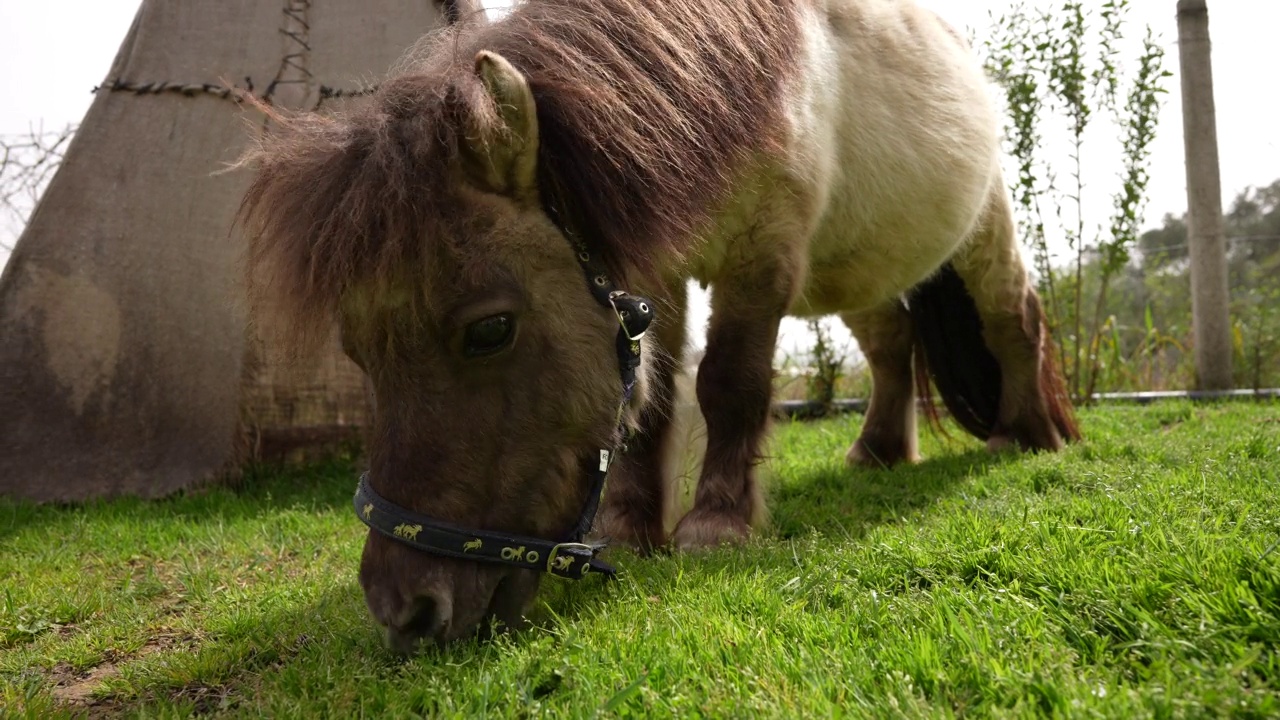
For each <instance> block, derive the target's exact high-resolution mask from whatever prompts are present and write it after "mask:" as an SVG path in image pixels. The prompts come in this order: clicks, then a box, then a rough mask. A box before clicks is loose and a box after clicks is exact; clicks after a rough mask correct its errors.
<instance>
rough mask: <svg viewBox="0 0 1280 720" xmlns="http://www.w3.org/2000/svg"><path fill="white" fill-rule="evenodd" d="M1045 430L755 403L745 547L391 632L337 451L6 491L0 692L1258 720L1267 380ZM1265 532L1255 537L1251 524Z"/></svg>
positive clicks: (553, 584)
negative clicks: (527, 603)
mask: <svg viewBox="0 0 1280 720" xmlns="http://www.w3.org/2000/svg"><path fill="white" fill-rule="evenodd" d="M1081 419H1082V422H1083V426H1084V430H1085V433H1086V434H1087V440H1086V442H1085V443H1083V444H1081V445H1078V446H1074V447H1072V448H1070V449H1069V450H1067V451H1066V452H1065V453H1062V454H1059V455H1056V456H1024V457H1001V458H995V457H990V456H988V455H987V454H986V453H985V452H983V451H982V450H981V449H980V448H979V446H978V444H977V443H976V442H972V441H969V440H961V439H959V436H958V432H957V431H953V434H955V435H956V436H957V439H955V440H952V441H947V442H944V441H942V440H940V439H938V438H935V437H932V436H931V435H930V434H929V433H927V432H926V433H924V435H923V445H924V449H925V453H926V456H927V459H926V460H925V461H924V462H923V463H921V464H920V465H918V466H915V467H910V468H904V469H901V470H898V471H875V472H871V471H858V472H855V471H851V470H846V469H844V468H843V467H842V459H843V455H844V451H845V449H846V447H847V445H848V443H849V442H850V440H851V439H852V438H853V437H854V435H855V434H856V431H857V428H858V425H859V423H860V422H861V418H859V417H856V416H851V417H846V418H837V419H831V420H826V421H823V422H819V423H812V424H805V425H799V424H796V425H787V424H780V425H778V427H777V430H776V433H775V441H774V446H773V454H774V458H775V459H774V460H773V461H772V463H771V464H770V466H769V474H770V490H769V492H770V495H771V505H772V508H773V511H772V520H771V524H770V525H769V527H768V528H767V529H766V530H765V532H764V533H762V534H761V536H760V537H759V538H758V539H756V540H754V541H753V542H752V543H750V544H749V545H748V546H745V547H742V548H738V549H731V550H730V549H727V550H721V551H716V552H712V553H709V554H705V555H700V556H669V557H662V558H655V559H649V560H639V559H637V558H635V557H633V556H630V555H628V554H626V553H622V552H615V553H613V559H614V560H615V561H617V563H618V564H619V565H620V567H621V569H622V571H623V575H622V576H621V577H620V579H619V580H618V581H617V582H614V583H611V584H604V583H602V582H600V581H586V582H582V583H578V584H570V583H568V582H561V581H557V580H555V579H553V578H548V579H547V580H546V581H544V584H543V592H542V594H541V595H540V596H539V602H538V605H537V607H536V609H535V614H534V616H533V617H534V619H535V621H536V626H535V627H534V628H533V629H530V630H527V631H525V632H523V633H522V634H519V635H516V636H509V637H504V638H500V639H499V640H498V641H496V642H493V643H490V644H487V645H477V644H474V643H472V644H463V645H459V646H456V647H453V648H451V649H448V650H446V651H430V652H428V653H427V654H425V655H422V656H420V657H416V658H414V659H411V660H407V661H403V660H397V659H396V658H394V657H393V656H391V655H390V654H389V653H388V652H386V651H384V649H383V647H382V645H381V640H380V638H379V636H378V634H377V633H376V631H375V628H374V626H373V625H372V623H371V622H370V620H369V619H368V616H367V613H366V611H365V609H364V604H363V600H362V598H361V595H360V590H359V587H358V586H357V584H356V578H355V571H356V563H357V560H358V557H359V553H360V547H361V543H362V541H363V537H364V533H365V528H364V526H362V525H361V524H360V523H359V522H358V521H357V520H356V518H355V517H354V516H353V515H352V512H351V509H350V505H349V502H350V497H351V493H352V491H353V489H354V486H355V465H354V464H353V463H352V462H349V461H339V462H333V463H330V464H327V465H323V466H318V467H312V468H308V469H306V470H305V471H296V472H290V473H288V474H281V473H275V474H272V473H266V472H263V473H260V474H259V475H258V476H257V477H255V478H252V482H251V483H250V484H248V485H247V487H246V488H245V489H243V490H240V491H233V490H230V489H216V490H211V491H208V492H204V493H199V494H190V495H187V496H184V497H179V498H175V499H171V500H166V501H163V502H156V503H146V502H141V501H134V500H121V501H113V502H109V503H97V504H93V505H91V506H88V507H83V508H77V509H56V508H34V507H30V506H27V505H17V504H14V503H12V502H8V501H0V578H2V579H3V580H2V582H3V589H4V590H3V598H0V600H2V606H0V716H3V717H10V716H13V717H22V716H24V715H26V716H33V717H42V718H43V717H65V716H77V715H91V716H98V715H115V714H119V715H124V716H139V717H189V716H190V715H191V714H192V713H193V712H198V713H205V714H210V715H227V716H270V717H308V718H312V717H343V718H347V717H375V716H376V717H418V716H426V717H464V716H465V717H478V716H489V717H521V718H523V717H532V716H548V717H556V718H560V717H595V716H598V715H599V716H609V717H614V716H630V717H670V716H679V717H744V716H750V717H806V718H807V717H831V716H853V717H868V716H871V717H950V716H982V717H986V716H999V717H1008V716H1012V717H1028V716H1043V715H1059V716H1066V717H1095V716H1096V717H1116V718H1141V717H1160V718H1164V717H1272V718H1274V717H1278V716H1280V658H1278V657H1277V655H1276V651H1277V649H1278V646H1280V550H1275V548H1276V543H1277V541H1278V540H1280V405H1278V404H1275V403H1270V404H1261V403H1259V404H1244V403H1241V404H1224V405H1192V404H1188V403H1168V404H1159V405H1153V406H1150V407H1146V408H1134V407H1127V408H1119V407H1114V408H1107V409H1097V410H1090V411H1086V412H1083V413H1082V414H1081ZM1273 550H1275V551H1274V552H1273Z"/></svg>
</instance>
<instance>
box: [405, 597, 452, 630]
mask: <svg viewBox="0 0 1280 720" xmlns="http://www.w3.org/2000/svg"><path fill="white" fill-rule="evenodd" d="M444 604H445V603H442V602H440V601H439V600H437V599H436V598H434V597H424V598H418V601H417V602H416V603H414V607H413V615H412V616H410V618H409V621H408V622H406V623H405V624H404V625H403V626H401V631H402V632H404V633H405V634H406V635H409V636H412V637H415V638H423V637H435V636H437V635H439V634H440V633H441V632H442V631H443V630H444V627H445V624H446V623H447V622H448V620H449V618H448V617H446V615H445V613H444V612H443V610H444V607H443V606H444Z"/></svg>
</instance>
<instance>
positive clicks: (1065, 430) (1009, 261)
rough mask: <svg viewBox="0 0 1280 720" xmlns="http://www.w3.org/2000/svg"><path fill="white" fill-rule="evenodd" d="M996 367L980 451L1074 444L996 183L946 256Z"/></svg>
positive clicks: (1066, 404)
mask: <svg viewBox="0 0 1280 720" xmlns="http://www.w3.org/2000/svg"><path fill="white" fill-rule="evenodd" d="M952 266H953V267H954V270H955V273H956V274H957V275H958V276H959V277H960V279H961V280H963V281H964V286H965V288H966V289H967V290H968V294H969V296H970V297H971V298H972V300H973V304H974V306H976V309H977V312H978V316H979V318H980V320H981V323H982V337H983V340H984V341H985V344H986V346H987V349H988V350H990V352H991V355H992V356H994V358H995V360H996V362H997V363H998V364H999V367H1000V397H999V403H998V406H997V408H998V409H997V414H996V417H995V422H994V423H993V424H992V425H991V428H990V432H989V436H988V438H987V446H988V448H990V449H991V450H1000V449H1003V448H1005V447H1007V446H1010V445H1017V446H1019V447H1021V448H1022V449H1024V450H1050V451H1055V450H1059V449H1061V448H1062V447H1063V445H1064V443H1065V441H1069V440H1078V439H1079V438H1080V433H1079V430H1078V429H1077V428H1076V424H1075V420H1074V418H1073V417H1072V413H1071V403H1070V399H1069V398H1068V397H1067V396H1066V394H1065V393H1064V392H1063V390H1062V379H1061V375H1060V374H1059V370H1058V367H1057V364H1056V362H1055V358H1054V355H1053V352H1052V351H1051V348H1052V342H1051V339H1050V337H1049V330H1048V327H1047V324H1046V322H1045V319H1044V314H1043V311H1042V309H1041V306H1040V298H1039V296H1038V295H1037V293H1036V290H1035V288H1034V287H1033V286H1032V285H1031V281H1030V278H1029V276H1028V275H1027V271H1026V269H1025V267H1024V266H1023V264H1022V260H1021V256H1020V255H1019V253H1018V247H1017V236H1016V233H1015V229H1014V223H1013V216H1012V213H1011V211H1010V207H1009V202H1008V198H1007V197H1006V196H1005V195H1004V193H1003V185H1001V184H997V188H996V190H994V191H993V195H992V199H991V201H990V203H989V205H988V207H987V212H986V213H985V216H984V217H983V219H982V223H981V225H980V227H979V228H978V231H977V233H975V235H974V236H973V237H972V238H970V241H969V242H968V243H966V245H965V246H964V247H963V248H962V249H961V251H960V252H959V253H957V255H956V256H955V257H954V258H952Z"/></svg>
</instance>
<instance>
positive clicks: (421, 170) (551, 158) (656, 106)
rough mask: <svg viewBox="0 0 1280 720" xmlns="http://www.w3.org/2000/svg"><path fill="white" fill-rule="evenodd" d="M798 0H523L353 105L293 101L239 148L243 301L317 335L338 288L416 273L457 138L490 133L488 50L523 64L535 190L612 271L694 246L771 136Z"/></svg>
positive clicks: (495, 128)
mask: <svg viewBox="0 0 1280 720" xmlns="http://www.w3.org/2000/svg"><path fill="white" fill-rule="evenodd" d="M799 1H800V0H525V1H524V2H522V3H519V4H517V5H516V7H515V8H514V10H513V11H512V12H511V13H510V14H509V15H508V16H507V17H505V18H503V19H502V20H501V21H498V22H495V23H492V24H488V25H479V26H477V25H468V24H461V25H458V26H455V27H450V28H447V29H445V30H443V31H440V32H439V33H436V34H433V35H432V36H431V37H430V40H429V42H428V43H427V44H426V45H425V47H426V52H425V53H420V54H419V55H418V59H413V58H411V59H410V60H408V61H407V62H405V63H403V64H402V67H401V69H400V71H399V72H397V73H394V74H393V76H392V77H390V78H388V79H387V80H386V81H385V82H384V83H382V85H381V86H380V88H379V89H378V91H377V92H376V93H375V94H374V95H373V96H372V97H371V98H368V99H366V100H365V101H364V102H361V103H359V104H357V105H356V106H355V107H354V108H353V109H351V110H349V111H348V112H346V113H343V114H339V115H334V116H322V115H319V114H299V115H296V116H286V115H285V114H284V113H281V112H278V111H275V110H273V109H270V108H262V109H263V111H264V112H267V113H268V114H269V115H270V116H271V118H272V120H273V122H274V125H275V130H274V131H273V132H272V134H271V135H270V136H268V137H266V138H264V139H263V141H262V142H261V144H260V145H259V146H258V147H256V148H255V149H254V150H252V151H251V152H250V153H248V154H247V155H246V157H245V159H244V160H245V161H246V162H256V163H257V165H258V172H257V174H256V175H255V177H254V179H253V181H252V183H251V185H250V187H249V188H248V191H247V192H246V195H245V197H244V200H243V203H242V206H241V209H240V213H239V216H238V217H239V219H241V220H243V221H246V223H247V226H248V240H249V244H248V255H247V258H246V259H247V262H248V264H249V270H250V271H251V272H250V277H251V280H250V297H251V299H252V300H254V301H258V302H266V303H268V304H269V305H271V306H272V307H271V308H270V314H271V315H275V316H280V317H283V318H287V319H288V322H289V323H291V324H292V325H293V331H294V332H292V333H290V336H291V338H292V339H293V340H294V341H299V340H302V338H303V337H304V336H307V335H311V334H323V333H324V332H325V328H327V327H329V325H328V323H331V322H332V319H333V313H334V311H335V310H336V304H337V302H338V298H339V296H340V295H341V293H342V291H343V289H344V288H345V287H347V286H349V285H350V284H351V283H352V282H354V281H357V280H359V279H362V278H382V277H386V276H388V274H389V273H393V272H401V273H403V272H404V271H405V270H413V269H415V268H418V269H420V268H421V267H422V263H423V262H426V261H427V256H428V254H429V250H428V249H427V248H426V247H424V244H425V243H431V242H449V241H450V240H451V239H452V238H456V237H458V236H459V234H460V233H463V232H465V231H466V229H467V228H466V227H465V223H466V221H467V218H462V217H457V216H458V213H457V212H456V207H457V205H456V201H457V197H458V194H457V188H458V186H459V184H460V183H461V182H462V178H461V176H460V174H459V172H458V166H459V163H458V157H459V152H460V148H461V147H463V145H462V143H463V142H464V140H465V138H466V137H468V136H470V137H476V135H477V134H486V135H487V134H490V133H497V132H502V131H503V130H504V127H503V126H502V120H501V117H500V116H499V115H498V113H497V111H496V109H495V107H494V105H493V103H492V102H491V100H490V97H489V96H488V95H487V94H486V93H485V91H484V89H483V86H482V85H481V83H480V81H479V80H478V79H477V77H476V76H475V74H474V58H475V55H476V53H477V52H478V51H480V50H490V51H493V52H496V53H498V54H500V55H502V56H504V57H505V58H507V60H509V61H510V62H511V63H512V64H513V65H514V66H515V67H516V68H517V69H518V70H519V71H520V72H521V73H523V74H524V75H525V77H526V78H527V79H528V81H529V83H530V86H531V89H532V91H533V95H534V98H535V101H536V103H537V107H538V123H539V136H540V137H539V139H540V144H539V188H540V191H541V192H542V196H543V201H544V205H546V206H548V207H547V209H548V211H549V214H551V216H552V217H553V219H555V220H556V221H557V222H560V223H562V224H567V225H570V226H571V227H572V229H573V230H574V231H575V232H577V233H580V234H581V235H582V236H584V238H585V239H586V240H587V241H588V242H589V243H592V244H594V245H595V247H597V248H599V251H601V252H602V253H603V255H604V256H605V259H606V261H607V262H608V264H609V265H610V267H611V268H612V269H613V271H614V272H617V273H619V274H620V275H622V274H624V273H625V271H627V270H634V271H638V272H641V273H647V272H649V271H652V270H653V269H655V268H656V267H658V266H659V265H661V264H664V263H665V262H666V261H668V260H671V259H674V258H676V257H678V256H679V255H680V254H681V253H682V252H684V251H685V250H687V248H688V246H689V245H690V243H691V242H692V241H693V238H694V236H695V235H696V233H698V232H699V231H700V230H701V229H703V228H704V227H705V226H706V224H707V223H708V222H709V221H710V219H711V214H712V213H713V212H714V211H715V210H716V209H717V205H718V204H719V203H721V202H723V201H724V200H726V199H727V194H728V192H729V190H730V187H731V183H732V182H733V180H734V179H735V174H736V172H737V171H738V170H739V169H740V168H741V167H742V166H743V164H744V163H745V162H747V161H748V160H749V159H751V158H752V157H753V156H755V155H757V154H760V153H767V152H778V151H779V150H780V144H779V140H780V130H781V128H782V122H783V114H782V113H783V106H782V103H783V97H782V87H783V82H784V80H785V79H786V78H787V77H788V75H789V74H790V72H791V71H792V70H793V66H794V64H795V53H796V50H797V48H798V46H799V43H800V38H799V30H798V26H797V18H796V5H797V3H798V2H799Z"/></svg>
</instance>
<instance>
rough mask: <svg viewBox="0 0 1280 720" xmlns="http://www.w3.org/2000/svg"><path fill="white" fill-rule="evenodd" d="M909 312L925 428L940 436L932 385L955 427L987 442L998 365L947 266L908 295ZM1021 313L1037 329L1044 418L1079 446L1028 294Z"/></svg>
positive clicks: (996, 401)
mask: <svg viewBox="0 0 1280 720" xmlns="http://www.w3.org/2000/svg"><path fill="white" fill-rule="evenodd" d="M908 309H909V310H910V312H911V324H912V326H913V329H914V335H915V348H914V353H913V354H914V356H915V366H916V368H915V369H916V372H915V379H916V391H917V394H918V395H919V396H920V398H921V402H922V404H923V409H924V412H925V415H926V416H927V417H928V419H929V421H930V424H931V425H932V426H933V427H934V428H935V429H937V430H939V431H941V432H943V434H945V430H943V429H942V425H941V423H940V422H939V419H938V412H937V408H936V406H935V405H934V404H933V392H932V390H933V388H931V387H930V381H932V384H933V386H934V387H936V388H937V390H938V395H939V396H941V398H942V402H943V404H944V405H945V406H946V409H947V412H948V413H950V414H951V416H952V417H953V418H955V421H956V423H958V424H959V425H960V427H962V428H964V430H965V431H966V432H968V433H969V434H970V435H973V436H974V437H976V438H978V439H979V440H982V441H984V442H985V441H986V440H988V439H990V437H991V433H992V430H993V429H994V428H995V426H996V422H997V419H998V417H999V412H1000V388H1001V377H1002V373H1001V371H1000V363H999V362H998V361H997V360H996V358H995V356H994V355H992V354H991V350H990V348H988V347H987V343H986V341H985V340H984V339H983V336H982V319H981V318H980V317H979V315H978V306H977V305H976V304H975V303H974V300H973V297H972V296H971V295H970V294H969V290H968V288H966V287H965V284H964V280H963V279H961V277H960V275H959V274H958V273H956V270H955V268H954V267H953V266H952V265H951V263H947V264H945V265H943V266H942V268H941V269H940V270H939V271H938V272H937V273H936V274H934V275H933V276H932V277H930V278H929V279H928V280H925V281H924V282H923V283H921V284H920V285H918V286H917V287H916V288H915V289H914V290H913V291H912V293H911V295H910V296H909V298H908ZM1026 310H1027V313H1028V315H1029V317H1027V318H1026V320H1028V321H1031V322H1034V323H1036V324H1038V325H1039V326H1040V327H1039V332H1038V333H1036V334H1037V335H1038V336H1039V337H1040V339H1041V357H1040V392H1041V395H1042V396H1043V397H1044V401H1045V406H1046V409H1047V410H1048V411H1049V418H1050V420H1051V421H1052V422H1053V424H1054V426H1055V427H1057V429H1058V432H1059V434H1060V435H1062V437H1063V439H1064V440H1079V439H1080V431H1079V429H1078V427H1077V425H1076V422H1075V418H1074V417H1073V416H1072V412H1071V400H1070V398H1069V396H1068V395H1067V394H1066V392H1065V390H1064V385H1065V383H1064V382H1063V379H1062V375H1061V373H1060V372H1059V370H1058V366H1057V364H1056V362H1055V361H1054V358H1055V353H1054V351H1053V341H1052V339H1051V337H1050V334H1049V330H1048V328H1047V327H1046V326H1045V323H1044V315H1043V313H1042V312H1041V311H1040V303H1039V300H1038V298H1035V297H1034V293H1032V294H1029V298H1028V303H1027V308H1026Z"/></svg>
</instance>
